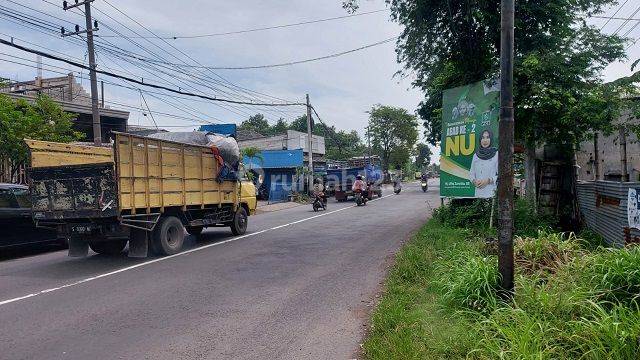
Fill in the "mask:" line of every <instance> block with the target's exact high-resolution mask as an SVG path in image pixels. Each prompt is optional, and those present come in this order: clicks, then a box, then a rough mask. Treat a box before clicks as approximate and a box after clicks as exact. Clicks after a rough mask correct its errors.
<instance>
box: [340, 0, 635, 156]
mask: <svg viewBox="0 0 640 360" xmlns="http://www.w3.org/2000/svg"><path fill="white" fill-rule="evenodd" d="M387 3H388V4H389V7H390V10H391V19H392V20H393V21H395V22H397V23H398V24H400V25H401V26H402V27H403V31H402V34H401V35H400V38H399V39H398V41H397V44H396V53H397V57H398V62H399V63H402V64H403V65H404V72H405V73H407V74H409V73H410V74H411V76H412V77H415V80H414V82H413V85H414V86H415V87H417V88H420V89H422V90H423V91H424V93H425V99H424V101H423V102H422V103H421V104H420V108H419V110H418V113H419V115H420V117H421V118H422V119H423V120H425V122H424V125H425V128H426V131H425V135H426V136H427V138H428V141H429V142H430V143H432V144H434V145H435V144H436V143H437V142H439V140H440V132H441V120H440V119H441V108H442V91H443V90H444V89H448V88H452V87H456V86H460V85H465V84H468V83H471V82H476V81H480V80H484V79H486V78H490V77H493V76H495V75H497V74H498V72H499V68H498V66H499V53H500V51H499V50H500V49H499V48H500V1H499V0H489V1H474V0H449V1H440V0H425V1H416V0H388V1H387ZM616 3H617V1H616V0H579V1H574V0H548V1H516V9H515V29H516V32H515V59H514V97H515V101H514V104H515V117H516V119H518V121H517V122H516V136H517V137H518V138H519V139H520V140H521V141H525V142H527V143H529V144H533V143H535V142H543V141H546V142H549V143H556V144H560V145H561V144H568V145H571V144H573V143H575V142H576V140H580V139H581V138H582V137H583V136H584V135H585V134H586V133H587V132H589V131H592V130H594V129H601V128H603V127H604V128H606V127H608V126H609V124H610V122H611V120H612V119H615V118H616V117H617V116H618V114H619V113H620V105H621V101H619V99H620V97H619V95H620V94H621V92H624V91H626V90H624V89H619V88H618V87H616V86H603V85H602V81H601V71H602V69H604V67H605V66H607V65H608V64H610V63H612V62H615V61H617V60H619V59H622V58H623V57H624V40H623V39H622V38H621V36H617V35H610V34H605V33H602V32H601V31H600V29H599V28H597V27H595V26H591V25H588V24H587V21H586V19H587V18H588V17H589V16H591V15H594V14H600V13H602V12H603V10H604V9H606V8H608V7H610V6H612V5H615V4H616ZM343 6H344V7H345V8H346V9H347V10H348V11H356V10H357V8H358V0H346V1H344V2H343ZM636 82H637V81H636Z"/></svg>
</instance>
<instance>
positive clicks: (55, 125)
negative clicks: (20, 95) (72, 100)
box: [0, 95, 84, 167]
mask: <svg viewBox="0 0 640 360" xmlns="http://www.w3.org/2000/svg"><path fill="white" fill-rule="evenodd" d="M74 117H75V115H74V114H71V113H67V112H64V111H63V110H62V108H61V107H60V106H59V105H58V104H57V103H56V102H54V101H53V100H51V99H50V98H48V97H46V96H39V97H38V98H37V99H35V101H34V102H33V103H29V102H27V101H26V100H13V99H11V98H9V97H8V96H5V95H0V157H5V158H8V159H10V161H11V162H12V163H13V165H14V166H15V167H17V166H19V165H22V164H26V162H27V161H28V156H29V154H28V149H27V146H26V144H25V143H24V139H33V140H46V141H57V142H71V141H77V140H80V139H82V138H83V136H84V135H83V134H82V133H80V132H77V131H74V130H73V128H72V125H73V123H72V122H71V120H72V119H74Z"/></svg>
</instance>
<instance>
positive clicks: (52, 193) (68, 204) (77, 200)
mask: <svg viewBox="0 0 640 360" xmlns="http://www.w3.org/2000/svg"><path fill="white" fill-rule="evenodd" d="M29 178H30V182H31V184H30V188H31V200H32V209H33V217H34V219H36V220H54V219H80V218H105V217H114V216H117V214H118V190H117V186H116V178H115V170H114V164H113V163H100V164H84V165H67V166H52V167H34V168H30V169H29Z"/></svg>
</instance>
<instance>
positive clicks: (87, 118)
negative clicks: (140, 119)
mask: <svg viewBox="0 0 640 360" xmlns="http://www.w3.org/2000/svg"><path fill="white" fill-rule="evenodd" d="M0 93H3V94H6V95H7V96H9V97H12V98H14V99H24V100H27V101H33V100H34V99H35V98H36V97H37V96H38V95H40V94H43V95H47V96H49V97H50V98H52V99H53V100H55V101H56V102H57V103H58V104H60V106H62V109H63V110H64V111H67V112H70V113H74V114H77V117H76V118H75V119H74V120H73V124H74V125H73V127H74V130H76V131H79V132H82V133H83V134H85V138H86V139H87V140H92V139H93V112H92V109H91V95H90V94H89V93H88V92H87V91H85V89H84V88H83V87H82V84H80V83H79V82H78V81H76V78H75V77H74V75H73V73H69V75H67V76H61V77H54V78H40V77H36V78H35V80H31V81H22V82H14V83H10V84H9V85H8V86H5V87H2V88H0ZM98 110H99V112H100V123H101V132H102V141H103V142H109V140H110V133H111V132H112V131H122V132H124V131H126V129H127V122H128V120H129V112H128V111H122V110H114V109H110V108H109V107H108V106H105V105H104V91H103V92H102V99H101V102H100V107H99V109H98Z"/></svg>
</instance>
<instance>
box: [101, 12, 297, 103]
mask: <svg viewBox="0 0 640 360" xmlns="http://www.w3.org/2000/svg"><path fill="white" fill-rule="evenodd" d="M104 2H105V3H106V4H107V5H109V6H110V7H112V8H113V9H114V10H116V11H117V12H119V13H120V14H122V15H124V16H125V17H126V18H128V19H129V20H131V21H133V22H134V23H136V24H137V25H138V26H140V27H141V28H143V29H144V30H146V31H147V32H149V33H150V34H151V35H153V36H154V37H155V38H157V39H160V40H161V41H162V42H164V43H165V44H167V45H168V46H169V47H171V48H172V49H174V50H176V51H178V52H179V53H180V54H182V55H183V56H185V57H186V58H188V59H189V60H191V61H193V62H195V63H196V64H197V65H202V64H200V63H199V62H198V61H197V60H196V59H194V58H193V57H191V56H190V55H189V54H187V53H185V52H184V51H182V50H180V49H178V48H177V47H175V46H173V45H172V44H170V43H169V42H167V41H166V40H165V39H162V38H161V37H159V36H158V35H157V34H156V33H154V32H153V31H151V30H150V29H149V28H147V27H145V26H144V25H143V24H141V23H140V22H139V21H137V20H136V19H134V18H132V17H131V16H129V15H127V14H126V13H125V12H123V11H122V10H120V9H119V8H118V7H115V6H113V5H112V4H111V3H110V2H109V1H107V0H104ZM98 11H100V10H98ZM100 12H101V13H103V14H105V15H106V16H108V17H109V18H111V19H113V18H112V17H111V16H109V14H106V13H104V12H102V11H100ZM114 21H116V22H118V21H117V20H115V19H114ZM118 23H120V22H118ZM120 24H121V25H123V26H125V25H124V24H122V23H120ZM125 28H127V29H128V30H129V31H131V32H133V33H134V34H136V35H139V34H138V33H137V32H135V31H133V30H131V29H129V28H128V27H126V26H125ZM128 40H129V41H131V42H133V40H131V38H129V39H128ZM145 40H147V41H148V42H149V43H151V44H153V45H154V46H156V47H158V48H160V49H162V48H161V47H159V46H158V45H156V44H155V43H153V42H151V41H149V40H148V39H145ZM169 55H171V56H173V57H174V58H176V59H178V60H180V59H179V58H178V57H177V56H175V55H173V54H172V53H170V52H169ZM181 62H182V63H185V62H184V61H182V60H181ZM209 72H210V73H211V74H212V75H214V76H215V77H217V78H219V79H221V80H223V81H224V82H225V83H227V84H229V85H231V86H232V87H234V88H238V89H241V90H243V91H244V92H251V93H254V94H259V95H264V96H267V97H270V98H272V99H277V100H280V101H286V100H283V99H280V98H276V97H274V96H270V95H267V94H262V93H260V92H257V91H254V90H250V89H246V88H243V87H241V86H238V85H236V84H234V83H232V82H230V81H229V80H227V79H225V78H224V77H222V76H220V75H219V74H217V73H215V72H213V71H211V70H209ZM209 79H210V81H213V82H216V83H218V84H220V85H222V86H224V87H226V88H229V87H228V86H226V85H224V84H222V83H220V81H219V80H215V79H212V78H211V77H209ZM229 89H230V90H232V89H231V88H229ZM234 91H236V92H239V91H238V90H234ZM242 96H243V97H245V98H248V97H246V96H244V95H242ZM254 97H255V95H254ZM248 99H250V98H248Z"/></svg>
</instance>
